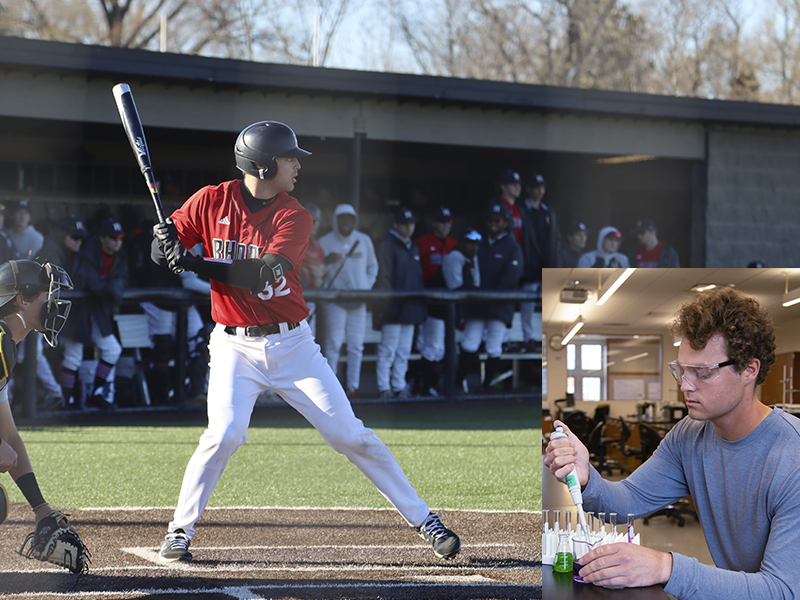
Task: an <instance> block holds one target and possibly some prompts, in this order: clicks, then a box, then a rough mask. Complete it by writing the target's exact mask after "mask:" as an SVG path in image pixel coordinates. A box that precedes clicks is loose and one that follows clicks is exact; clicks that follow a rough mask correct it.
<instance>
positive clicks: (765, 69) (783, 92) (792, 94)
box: [753, 0, 800, 104]
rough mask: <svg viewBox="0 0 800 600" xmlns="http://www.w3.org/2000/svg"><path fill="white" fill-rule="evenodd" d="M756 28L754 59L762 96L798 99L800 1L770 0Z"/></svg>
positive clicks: (799, 88)
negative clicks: (762, 84)
mask: <svg viewBox="0 0 800 600" xmlns="http://www.w3.org/2000/svg"><path fill="white" fill-rule="evenodd" d="M769 8H770V9H771V10H769V11H768V15H769V16H768V17H767V18H766V19H765V20H764V22H763V23H762V25H761V27H760V29H759V32H758V43H757V46H756V48H755V50H754V52H753V55H754V61H755V62H756V63H757V64H759V65H760V70H761V72H762V73H763V79H764V88H765V89H764V93H763V99H764V100H767V101H771V102H783V103H788V104H797V103H799V102H800V2H799V1H798V0H772V1H771V2H770V3H769Z"/></svg>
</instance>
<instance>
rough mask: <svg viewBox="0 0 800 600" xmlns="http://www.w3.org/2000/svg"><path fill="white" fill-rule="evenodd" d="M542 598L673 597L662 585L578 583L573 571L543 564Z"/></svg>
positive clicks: (631, 599)
mask: <svg viewBox="0 0 800 600" xmlns="http://www.w3.org/2000/svg"><path fill="white" fill-rule="evenodd" d="M542 598H544V599H545V600H574V599H580V600H669V599H670V598H672V596H670V595H669V594H667V593H666V592H665V591H664V588H663V587H661V586H660V585H653V586H650V587H645V588H623V589H621V590H612V589H608V588H604V587H598V586H596V585H592V584H588V583H577V582H576V581H573V580H572V574H571V573H554V572H553V567H551V566H550V565H542Z"/></svg>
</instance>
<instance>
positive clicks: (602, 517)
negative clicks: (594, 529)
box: [597, 512, 606, 537]
mask: <svg viewBox="0 0 800 600" xmlns="http://www.w3.org/2000/svg"><path fill="white" fill-rule="evenodd" d="M597 517H598V518H599V519H600V525H599V528H598V531H599V532H600V535H601V536H603V537H606V513H604V512H599V513H597Z"/></svg>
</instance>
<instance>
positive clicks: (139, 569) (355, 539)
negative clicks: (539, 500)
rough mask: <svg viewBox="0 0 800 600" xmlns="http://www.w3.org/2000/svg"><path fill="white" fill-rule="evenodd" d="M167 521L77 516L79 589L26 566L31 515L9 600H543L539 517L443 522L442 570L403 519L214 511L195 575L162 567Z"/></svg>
mask: <svg viewBox="0 0 800 600" xmlns="http://www.w3.org/2000/svg"><path fill="white" fill-rule="evenodd" d="M171 516H172V511H170V510H168V509H161V508H158V509H156V508H154V509H124V510H122V509H121V510H109V509H102V510H91V509H86V510H73V511H71V518H72V522H73V523H74V524H75V526H76V528H77V529H78V530H79V532H80V534H81V537H82V538H83V540H84V542H85V543H86V545H87V547H88V548H89V549H90V551H91V552H92V565H91V569H90V572H89V574H88V575H82V576H80V577H78V576H75V575H72V574H70V573H69V572H67V571H65V570H62V569H58V568H56V567H53V566H51V565H48V564H46V563H42V562H39V561H35V560H28V559H25V558H23V557H22V556H20V555H19V554H18V551H19V548H20V546H21V544H22V540H23V539H24V538H25V535H26V534H27V533H28V532H29V531H30V530H31V529H32V526H33V521H32V514H31V512H30V509H29V507H28V506H27V505H25V504H13V505H12V507H11V511H10V514H9V519H8V521H6V523H4V524H3V525H2V526H0V598H3V599H6V598H8V599H12V598H13V599H19V600H28V599H32V598H36V600H56V599H58V600H66V599H67V598H81V599H88V600H105V599H109V600H111V599H114V600H116V599H118V598H154V599H158V600H172V599H173V598H174V599H176V600H177V599H179V598H181V599H182V598H186V597H197V598H198V599H200V600H217V599H220V600H222V599H225V600H230V599H231V598H233V599H240V600H258V599H260V598H264V599H266V598H271V599H276V600H277V599H280V600H292V599H297V600H300V599H312V598H313V599H317V598H319V599H327V600H332V599H353V600H367V599H376V600H377V599H393V600H406V599H409V600H411V599H414V600H420V599H429V600H459V599H470V600H501V599H503V600H517V599H519V600H528V599H531V598H541V597H542V589H541V582H542V572H541V561H540V558H541V547H540V531H541V516H540V515H539V514H538V513H508V512H473V511H451V510H448V511H444V512H443V518H444V520H445V523H446V524H447V525H448V526H449V527H451V528H452V529H454V530H455V531H456V532H457V533H458V534H459V535H460V536H461V539H462V544H463V547H462V551H461V554H460V555H459V556H458V557H457V558H456V559H455V560H452V561H443V560H440V559H437V558H436V557H435V555H434V554H433V552H432V551H431V549H430V546H428V545H427V544H425V543H424V542H423V541H422V540H421V539H420V538H419V537H418V536H417V535H416V534H415V533H414V532H413V531H412V530H411V529H410V528H409V527H408V526H407V525H405V523H404V522H403V521H402V519H401V518H400V516H399V515H398V514H397V512H396V511H394V510H374V509H288V508H241V509H235V508H234V509H220V508H217V509H208V510H207V511H206V513H205V514H204V515H203V518H202V520H201V521H200V523H198V529H197V534H196V536H195V537H194V539H193V540H192V546H191V550H192V553H193V555H194V560H193V561H192V562H191V563H173V564H171V565H165V564H161V563H160V562H158V560H157V547H158V545H159V544H160V542H161V539H162V537H163V536H164V533H165V532H166V524H167V522H168V521H169V520H170V518H171Z"/></svg>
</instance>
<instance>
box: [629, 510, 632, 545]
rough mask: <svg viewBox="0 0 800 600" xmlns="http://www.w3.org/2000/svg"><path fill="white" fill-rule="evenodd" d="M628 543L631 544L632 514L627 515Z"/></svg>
mask: <svg viewBox="0 0 800 600" xmlns="http://www.w3.org/2000/svg"><path fill="white" fill-rule="evenodd" d="M628 542H629V543H631V544H632V543H633V513H628Z"/></svg>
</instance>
